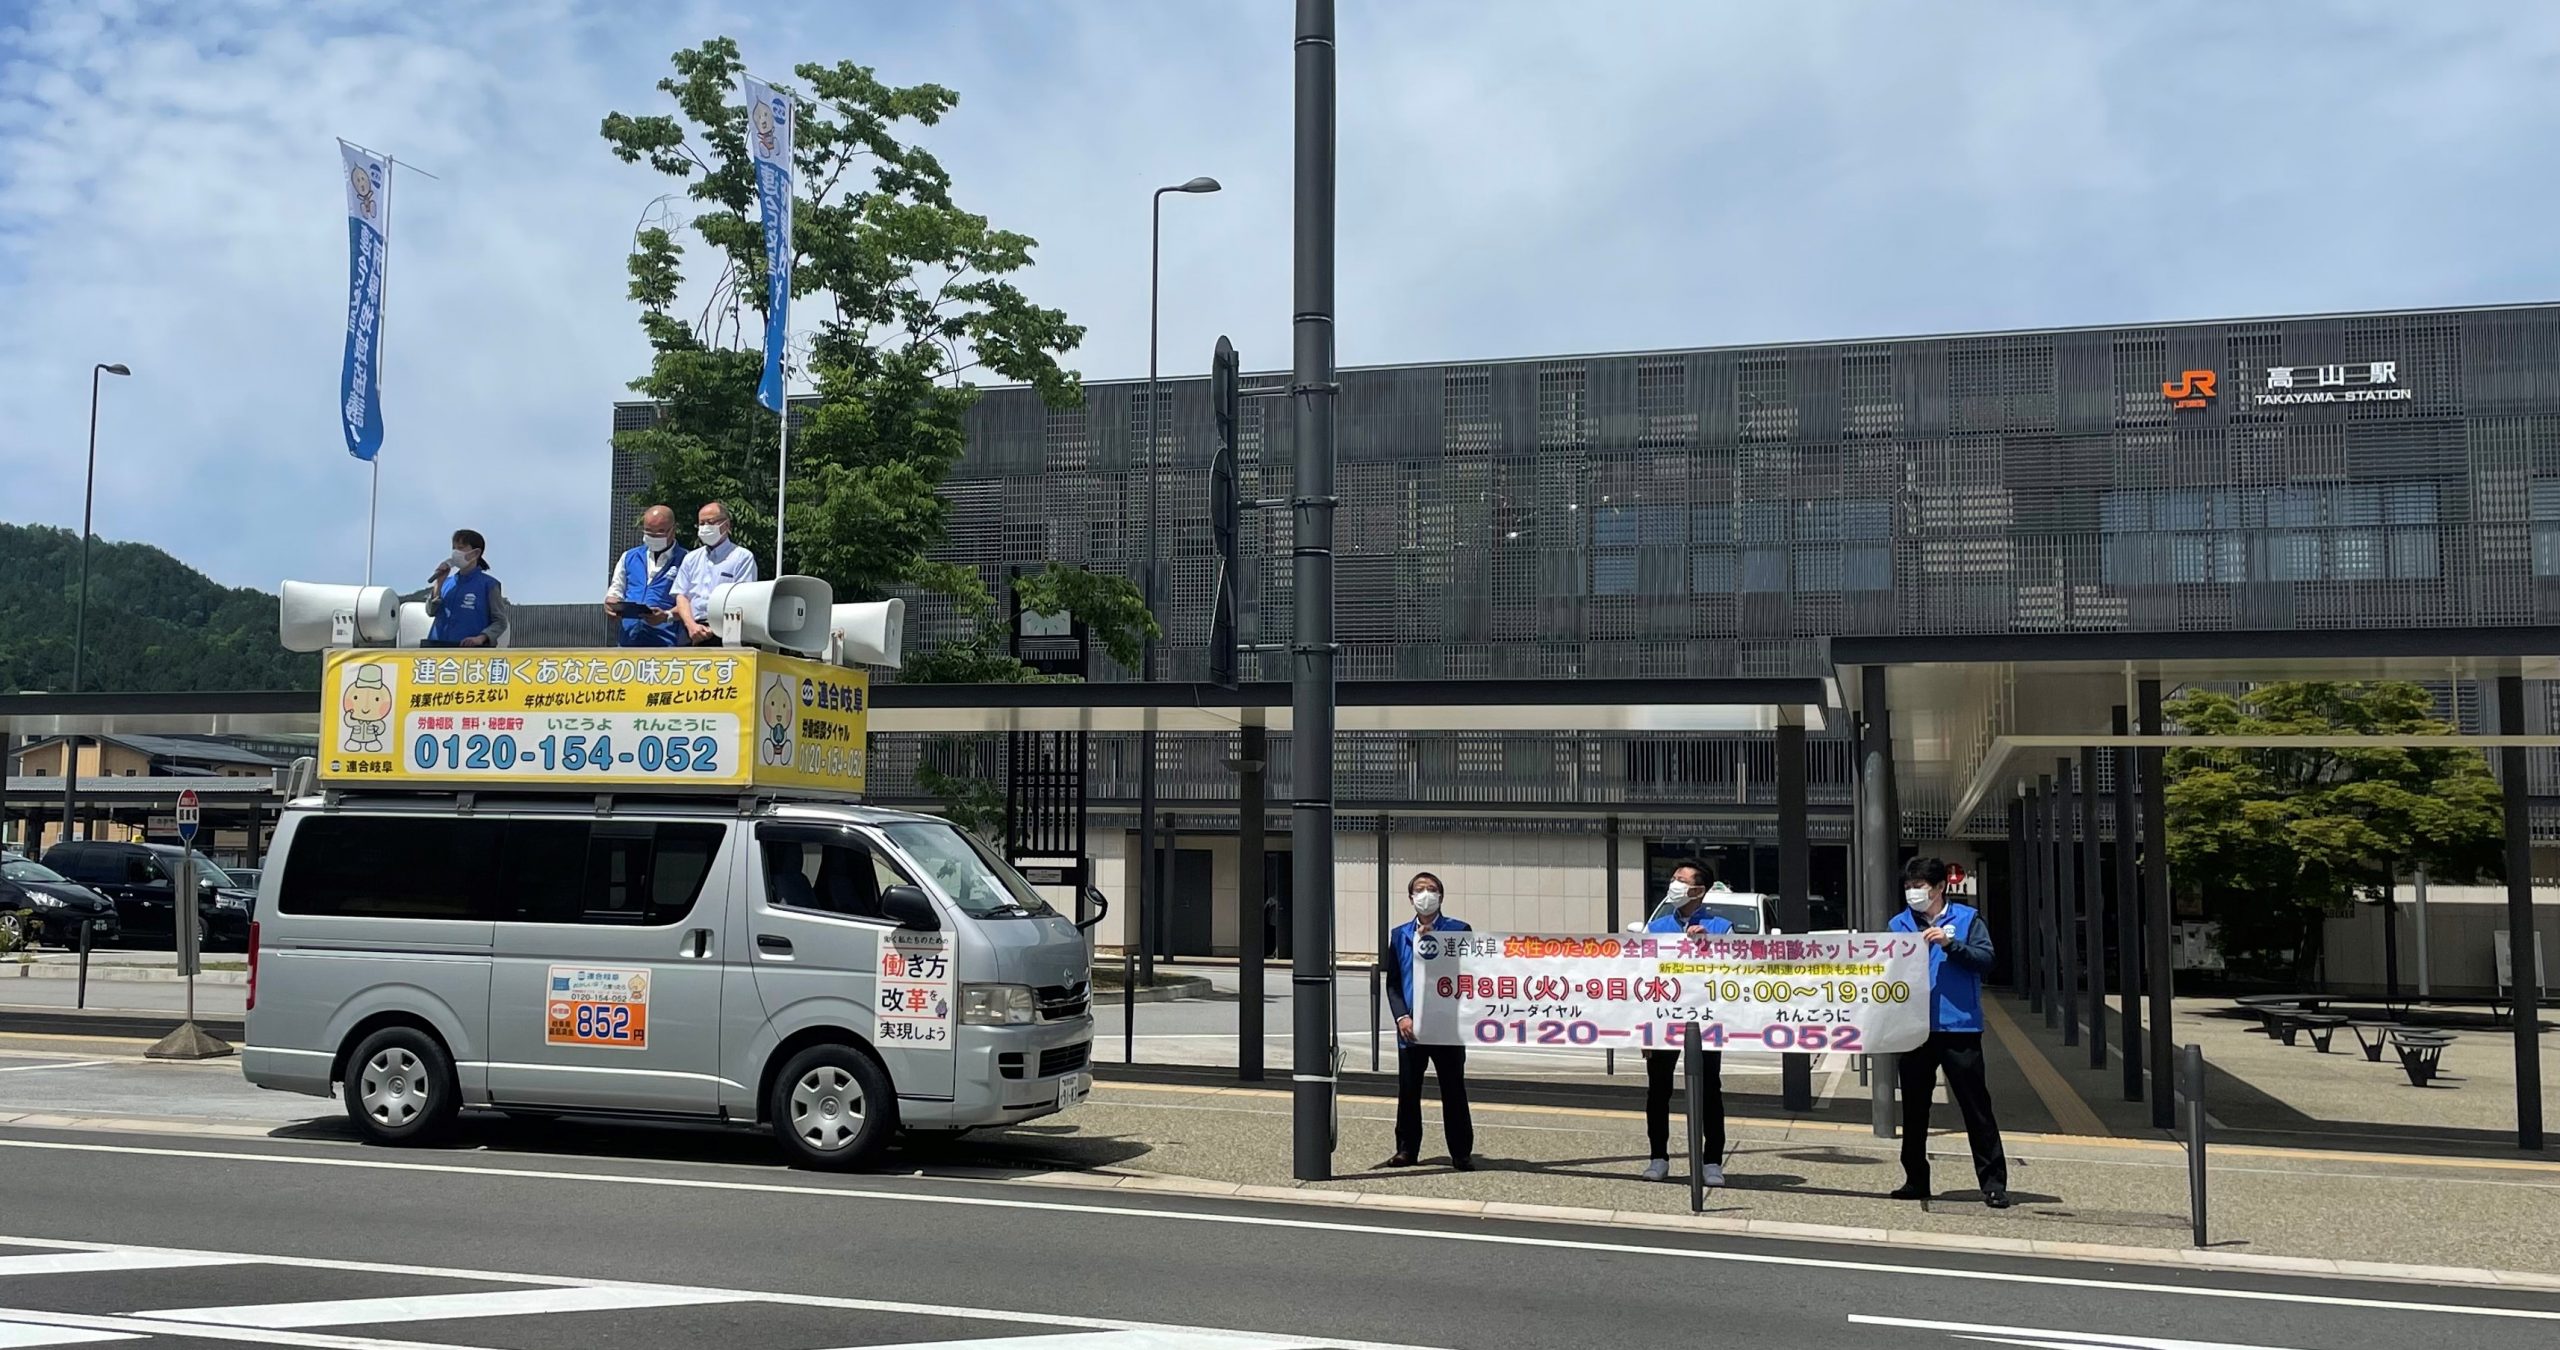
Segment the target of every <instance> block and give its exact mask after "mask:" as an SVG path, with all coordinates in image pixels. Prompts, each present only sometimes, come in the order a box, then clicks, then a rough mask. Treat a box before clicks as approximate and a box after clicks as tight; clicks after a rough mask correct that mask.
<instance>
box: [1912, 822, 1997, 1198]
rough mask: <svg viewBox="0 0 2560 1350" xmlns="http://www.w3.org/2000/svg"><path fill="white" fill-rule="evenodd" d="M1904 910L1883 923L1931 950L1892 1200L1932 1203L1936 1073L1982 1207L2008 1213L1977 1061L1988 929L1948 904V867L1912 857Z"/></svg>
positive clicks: (1976, 916)
mask: <svg viewBox="0 0 2560 1350" xmlns="http://www.w3.org/2000/svg"><path fill="white" fill-rule="evenodd" d="M1902 902H1903V912H1902V913H1900V914H1896V915H1894V916H1893V921H1892V923H1890V924H1888V925H1887V927H1890V928H1891V929H1893V930H1894V931H1895V932H1897V933H1917V934H1919V935H1920V936H1921V937H1922V938H1923V939H1925V940H1926V941H1927V942H1928V944H1929V1039H1928V1041H1927V1042H1926V1043H1924V1044H1922V1045H1921V1046H1920V1048H1919V1049H1916V1050H1906V1051H1904V1052H1903V1053H1902V1056H1901V1076H1902V1177H1903V1181H1902V1189H1900V1190H1898V1191H1895V1192H1894V1193H1893V1198H1894V1199H1896V1200H1926V1199H1928V1198H1929V1107H1930V1098H1931V1097H1932V1096H1934V1095H1935V1094H1936V1092H1937V1087H1938V1070H1939V1069H1940V1068H1941V1067H1943V1068H1944V1069H1945V1070H1946V1073H1947V1095H1948V1096H1949V1097H1951V1098H1954V1099H1955V1104H1956V1112H1957V1114H1959V1115H1961V1116H1963V1117H1964V1130H1965V1134H1966V1136H1967V1137H1968V1139H1969V1140H1970V1142H1971V1143H1972V1145H1973V1174H1974V1177H1975V1178H1976V1179H1977V1180H1978V1181H1980V1182H1981V1183H1982V1202H1983V1203H1984V1204H1986V1205H1989V1206H1990V1207H1991V1208H1993V1209H2007V1208H2008V1207H2009V1157H2008V1154H2007V1153H2006V1152H2004V1151H2003V1150H2002V1149H2001V1147H2000V1124H1999V1122H1998V1121H1996V1120H1993V1119H1992V1117H1991V1087H1990V1082H1989V1080H1988V1079H1987V1078H1986V1077H1985V1075H1984V1072H1983V1063H1982V977H1983V976H1984V975H1985V974H1988V973H1989V972H1990V970H1991V961H1992V951H1991V930H1990V927H1989V926H1988V925H1987V924H1986V923H1985V922H1984V920H1983V917H1982V915H1981V914H1980V913H1979V912H1978V911H1976V910H1975V909H1974V908H1973V907H1972V906H1971V905H1959V904H1953V903H1951V902H1949V901H1948V899H1947V864H1946V863H1945V862H1944V861H1943V860H1940V859H1937V858H1914V859H1912V860H1911V862H1910V864H1909V865H1908V866H1906V867H1904V868H1903V869H1902Z"/></svg>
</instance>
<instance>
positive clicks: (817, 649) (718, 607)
mask: <svg viewBox="0 0 2560 1350" xmlns="http://www.w3.org/2000/svg"><path fill="white" fill-rule="evenodd" d="M835 602H836V593H835V591H834V589H833V588H831V587H829V586H828V585H827V583H825V582H823V581H820V580H818V579H817V578H816V577H775V578H774V579H773V580H771V581H733V582H730V583H729V584H728V585H725V586H721V587H718V588H716V589H714V590H713V591H712V592H711V603H710V604H709V605H706V606H704V609H705V611H706V613H705V615H704V616H702V622H703V623H704V625H705V626H707V627H709V628H710V629H711V631H713V632H715V633H718V634H719V635H720V640H721V641H722V642H725V643H728V644H729V645H731V646H742V647H756V648H761V649H764V650H767V651H785V652H797V653H800V654H801V655H804V656H816V655H819V654H820V653H823V652H824V651H826V649H827V614H828V611H830V610H831V609H833V608H834V606H835Z"/></svg>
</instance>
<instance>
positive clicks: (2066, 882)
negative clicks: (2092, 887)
mask: <svg viewBox="0 0 2560 1350" xmlns="http://www.w3.org/2000/svg"><path fill="white" fill-rule="evenodd" d="M2053 786H2054V793H2053V882H2054V884H2053V896H2054V904H2053V913H2054V925H2053V943H2054V954H2055V955H2056V956H2057V957H2059V958H2060V959H2058V960H2056V961H2055V962H2054V963H2053V968H2054V972H2055V975H2056V977H2057V979H2058V980H2059V981H2060V983H2058V984H2057V985H2055V987H2054V1002H2056V1003H2057V1004H2059V1005H2061V1008H2062V1043H2063V1044H2064V1045H2078V1044H2079V1043H2080V869H2079V866H2078V864H2076V863H2074V862H2073V861H2072V858H2071V829H2072V809H2071V803H2072V801H2073V800H2074V794H2073V792H2072V789H2071V761H2070V760H2069V759H2058V760H2055V761H2054V764H2053Z"/></svg>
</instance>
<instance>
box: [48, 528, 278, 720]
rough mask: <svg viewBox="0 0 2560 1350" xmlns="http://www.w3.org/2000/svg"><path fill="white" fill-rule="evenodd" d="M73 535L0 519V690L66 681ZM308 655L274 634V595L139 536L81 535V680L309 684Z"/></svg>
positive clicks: (93, 683)
mask: <svg viewBox="0 0 2560 1350" xmlns="http://www.w3.org/2000/svg"><path fill="white" fill-rule="evenodd" d="M79 587H80V537H79V536H78V535H77V534H76V533H74V532H72V531H70V530H59V529H54V528H52V527H50V526H44V525H10V524H5V523H0V692H9V693H15V692H18V691H21V690H61V689H68V688H69V687H70V685H71V630H72V614H73V606H74V601H75V600H76V599H77V597H78V594H79ZM319 684H320V658H319V657H318V656H316V655H310V654H304V653H295V652H288V651H286V650H284V649H283V648H282V647H279V646H277V645H276V598H275V597H274V596H272V595H269V594H267V593H266V592H264V591H253V590H248V589H245V588H236V587H230V586H219V585H216V584H214V582H213V581H212V580H211V579H210V578H208V577H206V576H205V575H204V574H203V573H201V572H198V571H196V570H195V569H194V568H191V567H189V566H187V565H186V564H185V563H182V562H179V561H178V560H177V559H175V558H172V557H170V556H169V555H168V554H166V553H163V552H161V551H160V550H159V549H156V548H153V547H152V546H151V545H149V544H114V543H107V542H104V541H100V542H97V543H93V544H91V545H90V546H89V636H88V654H87V657H86V658H85V660H84V663H83V665H82V669H81V675H80V685H81V687H82V688H83V689H91V690H130V689H171V690H193V689H316V688H318V687H319Z"/></svg>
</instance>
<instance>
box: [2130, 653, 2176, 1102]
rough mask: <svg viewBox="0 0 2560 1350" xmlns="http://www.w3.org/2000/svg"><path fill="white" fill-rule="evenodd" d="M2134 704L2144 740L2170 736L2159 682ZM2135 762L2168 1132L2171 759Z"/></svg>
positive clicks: (2156, 1085)
mask: <svg viewBox="0 0 2560 1350" xmlns="http://www.w3.org/2000/svg"><path fill="white" fill-rule="evenodd" d="M2135 700H2136V702H2138V703H2139V704H2140V705H2141V709H2142V734H2143V735H2145V736H2165V735H2168V734H2169V724H2168V720H2167V718H2166V717H2165V716H2164V715H2163V713H2162V711H2161V707H2160V682H2159V681H2158V680H2144V681H2142V682H2140V684H2138V685H2137V686H2136V687H2135ZM2135 758H2136V759H2137V760H2139V761H2140V763H2141V765H2142V976H2143V983H2144V984H2145V985H2146V986H2147V987H2148V988H2149V989H2150V992H2151V1007H2150V1009H2149V1012H2148V1014H2147V1015H2148V1016H2149V1017H2150V1019H2151V1063H2150V1064H2149V1066H2148V1067H2149V1068H2150V1070H2151V1124H2152V1126H2153V1127H2154V1128H2156V1129H2163V1130H2168V1129H2175V1128H2177V1123H2178V1092H2177V1085H2176V1083H2175V1081H2174V1080H2173V1075H2175V1074H2176V1073H2177V1072H2178V1065H2177V1052H2178V1046H2177V1038H2176V1036H2175V1035H2174V1034H2173V1033H2174V1031H2175V1027H2174V1025H2173V1024H2172V1023H2171V1021H2170V1018H2171V1016H2172V1010H2171V1008H2170V999H2171V997H2172V995H2173V994H2174V992H2175V985H2174V984H2173V983H2172V981H2171V979H2170V974H2171V972H2170V970H2169V753H2168V751H2167V750H2165V749H2163V748H2161V747H2159V746H2156V745H2146V746H2144V747H2142V750H2141V752H2140V753H2139V754H2138V755H2136V756H2135Z"/></svg>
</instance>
